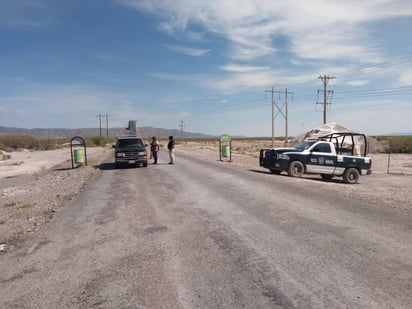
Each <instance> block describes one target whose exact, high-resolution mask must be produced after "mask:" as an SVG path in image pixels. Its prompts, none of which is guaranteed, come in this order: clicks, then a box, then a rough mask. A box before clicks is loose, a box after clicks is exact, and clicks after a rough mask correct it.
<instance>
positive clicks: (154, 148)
mask: <svg viewBox="0 0 412 309" xmlns="http://www.w3.org/2000/svg"><path fill="white" fill-rule="evenodd" d="M159 150H160V143H159V141H158V140H157V139H156V136H153V137H152V142H151V143H150V151H151V157H153V160H154V161H153V164H157V158H158V152H159Z"/></svg>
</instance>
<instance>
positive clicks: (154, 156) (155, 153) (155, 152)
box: [153, 151, 158, 164]
mask: <svg viewBox="0 0 412 309" xmlns="http://www.w3.org/2000/svg"><path fill="white" fill-rule="evenodd" d="M157 153H158V152H157V151H153V159H154V162H153V163H154V164H157Z"/></svg>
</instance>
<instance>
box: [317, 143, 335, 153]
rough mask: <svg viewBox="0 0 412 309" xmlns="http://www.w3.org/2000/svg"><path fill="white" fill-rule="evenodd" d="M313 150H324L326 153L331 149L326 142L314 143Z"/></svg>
mask: <svg viewBox="0 0 412 309" xmlns="http://www.w3.org/2000/svg"><path fill="white" fill-rule="evenodd" d="M313 151H315V152H326V153H331V152H332V151H331V150H330V145H329V144H326V143H321V144H318V145H316V147H315V148H314V149H313Z"/></svg>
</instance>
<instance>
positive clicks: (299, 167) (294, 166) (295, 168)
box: [288, 161, 305, 177]
mask: <svg viewBox="0 0 412 309" xmlns="http://www.w3.org/2000/svg"><path fill="white" fill-rule="evenodd" d="M304 171H305V167H304V165H303V163H302V162H300V161H292V162H290V164H289V167H288V175H289V176H292V177H302V175H303V172H304Z"/></svg>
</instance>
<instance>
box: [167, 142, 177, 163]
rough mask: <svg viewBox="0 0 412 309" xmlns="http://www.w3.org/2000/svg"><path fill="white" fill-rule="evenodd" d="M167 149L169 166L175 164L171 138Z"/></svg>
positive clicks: (173, 143)
mask: <svg viewBox="0 0 412 309" xmlns="http://www.w3.org/2000/svg"><path fill="white" fill-rule="evenodd" d="M167 149H169V158H170V162H169V164H175V140H174V139H173V136H169V143H168V144H167Z"/></svg>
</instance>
